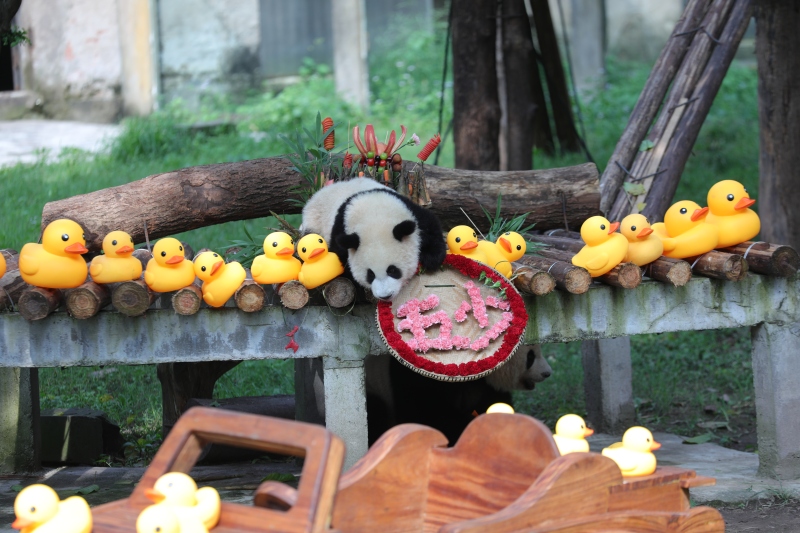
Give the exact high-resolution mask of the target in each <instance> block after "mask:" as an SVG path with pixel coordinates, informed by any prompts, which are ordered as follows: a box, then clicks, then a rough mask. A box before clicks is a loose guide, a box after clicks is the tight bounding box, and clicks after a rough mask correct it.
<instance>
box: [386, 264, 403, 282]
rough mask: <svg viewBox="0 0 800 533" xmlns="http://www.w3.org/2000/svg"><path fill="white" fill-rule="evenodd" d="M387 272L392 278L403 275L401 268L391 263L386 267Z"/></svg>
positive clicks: (398, 277)
mask: <svg viewBox="0 0 800 533" xmlns="http://www.w3.org/2000/svg"><path fill="white" fill-rule="evenodd" d="M386 274H387V275H388V276H389V277H390V278H394V279H400V278H401V277H403V273H402V272H400V269H399V268H397V267H396V266H394V265H389V268H387V269H386Z"/></svg>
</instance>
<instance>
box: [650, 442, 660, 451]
mask: <svg viewBox="0 0 800 533" xmlns="http://www.w3.org/2000/svg"><path fill="white" fill-rule="evenodd" d="M659 448H661V443H660V442H656V441H653V444H651V445H650V451H651V452H652V451H655V450H657V449H659Z"/></svg>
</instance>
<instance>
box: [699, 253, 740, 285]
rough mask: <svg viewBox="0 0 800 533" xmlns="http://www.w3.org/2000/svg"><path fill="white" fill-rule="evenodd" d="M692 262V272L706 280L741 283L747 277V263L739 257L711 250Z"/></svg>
mask: <svg viewBox="0 0 800 533" xmlns="http://www.w3.org/2000/svg"><path fill="white" fill-rule="evenodd" d="M690 261H692V272H694V273H696V274H701V275H703V276H706V277H708V278H716V279H724V280H727V281H741V280H742V279H744V277H745V276H746V275H747V270H748V267H747V261H745V260H744V258H743V257H742V256H741V255H737V254H729V253H725V252H719V251H717V250H712V251H710V252H708V253H706V254H703V255H701V256H700V257H697V258H695V259H690Z"/></svg>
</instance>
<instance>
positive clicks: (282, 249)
mask: <svg viewBox="0 0 800 533" xmlns="http://www.w3.org/2000/svg"><path fill="white" fill-rule="evenodd" d="M292 254H294V239H292V237H291V236H290V235H289V234H288V233H284V232H283V231H276V232H273V233H270V234H269V235H267V238H266V239H264V255H259V256H258V257H256V258H255V259H253V266H252V267H250V273H251V274H252V275H253V281H255V282H256V283H261V284H264V285H269V284H270V283H286V282H287V281H290V280H293V279H297V276H298V275H299V274H300V266H301V264H302V263H300V261H299V260H298V259H297V258H296V257H294V256H293V255H292Z"/></svg>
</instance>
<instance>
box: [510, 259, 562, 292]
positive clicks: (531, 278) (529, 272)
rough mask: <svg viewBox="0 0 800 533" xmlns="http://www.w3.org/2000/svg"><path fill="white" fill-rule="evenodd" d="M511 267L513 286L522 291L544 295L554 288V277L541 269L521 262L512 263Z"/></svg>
mask: <svg viewBox="0 0 800 533" xmlns="http://www.w3.org/2000/svg"><path fill="white" fill-rule="evenodd" d="M512 267H513V269H514V273H513V275H512V276H511V277H512V278H513V279H514V286H515V287H516V288H517V289H519V290H520V291H522V292H524V293H527V294H532V295H534V296H544V295H545V294H549V293H551V292H553V289H555V288H556V280H555V278H554V277H553V276H552V275H551V274H548V273H547V272H545V271H543V270H539V269H538V268H533V267H531V266H527V265H523V264H521V263H512Z"/></svg>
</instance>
